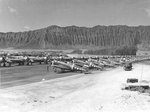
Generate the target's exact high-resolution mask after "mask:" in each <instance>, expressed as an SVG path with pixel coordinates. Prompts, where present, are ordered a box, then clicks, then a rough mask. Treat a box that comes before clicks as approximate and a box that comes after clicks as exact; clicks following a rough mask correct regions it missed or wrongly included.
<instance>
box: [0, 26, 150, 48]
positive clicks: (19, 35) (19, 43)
mask: <svg viewBox="0 0 150 112" xmlns="http://www.w3.org/2000/svg"><path fill="white" fill-rule="evenodd" d="M141 43H146V44H149V43H150V26H127V25H110V26H102V25H97V26H94V27H79V26H74V25H73V26H65V27H61V26H57V25H52V26H48V27H46V28H41V29H37V30H32V31H24V32H7V33H3V32H0V48H8V47H13V48H21V49H26V48H31V49H34V48H36V49H45V48H51V49H68V48H73V49H77V48H102V47H103V48H107V47H122V46H137V44H141Z"/></svg>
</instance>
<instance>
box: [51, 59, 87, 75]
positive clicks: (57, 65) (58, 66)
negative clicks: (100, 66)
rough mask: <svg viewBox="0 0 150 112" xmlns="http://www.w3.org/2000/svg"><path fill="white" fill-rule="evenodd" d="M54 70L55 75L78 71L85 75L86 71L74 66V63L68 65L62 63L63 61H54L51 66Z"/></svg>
mask: <svg viewBox="0 0 150 112" xmlns="http://www.w3.org/2000/svg"><path fill="white" fill-rule="evenodd" d="M51 66H52V67H53V69H54V72H57V73H61V72H69V71H71V72H74V71H80V72H84V73H86V72H87V70H86V69H85V68H82V67H79V66H77V65H75V64H74V63H70V62H67V63H65V62H63V61H56V60H53V61H52V65H51Z"/></svg>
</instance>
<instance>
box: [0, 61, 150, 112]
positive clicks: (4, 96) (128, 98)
mask: <svg viewBox="0 0 150 112" xmlns="http://www.w3.org/2000/svg"><path fill="white" fill-rule="evenodd" d="M149 66H150V65H148V64H141V63H138V64H134V65H133V70H132V71H124V70H123V68H122V67H118V68H114V69H109V70H106V71H96V72H94V73H92V74H86V75H85V74H77V75H73V76H69V77H64V78H58V79H53V80H45V81H41V82H37V83H32V84H26V85H22V86H15V87H11V88H5V89H1V92H0V99H1V100H0V111H1V112H49V111H50V112H62V111H63V112H149V111H150V106H149V105H150V96H149V94H144V93H139V92H137V91H127V90H121V86H122V83H124V82H126V79H127V78H129V77H135V78H140V77H141V73H142V72H141V70H143V73H142V79H143V80H148V81H150V75H149V74H150V69H149Z"/></svg>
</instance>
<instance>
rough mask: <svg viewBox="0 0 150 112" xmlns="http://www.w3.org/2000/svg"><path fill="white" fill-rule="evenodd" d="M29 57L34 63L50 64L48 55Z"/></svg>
mask: <svg viewBox="0 0 150 112" xmlns="http://www.w3.org/2000/svg"><path fill="white" fill-rule="evenodd" d="M27 58H28V59H30V60H31V62H32V63H39V64H42V62H43V63H45V64H48V58H47V57H39V56H27Z"/></svg>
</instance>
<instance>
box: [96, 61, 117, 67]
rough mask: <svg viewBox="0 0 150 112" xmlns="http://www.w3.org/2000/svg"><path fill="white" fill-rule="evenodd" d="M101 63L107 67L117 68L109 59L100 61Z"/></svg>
mask: <svg viewBox="0 0 150 112" xmlns="http://www.w3.org/2000/svg"><path fill="white" fill-rule="evenodd" d="M99 62H100V63H103V64H104V66H105V67H115V65H114V64H112V63H111V62H110V61H109V60H108V59H99Z"/></svg>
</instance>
